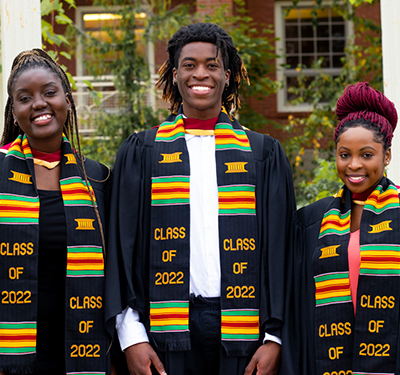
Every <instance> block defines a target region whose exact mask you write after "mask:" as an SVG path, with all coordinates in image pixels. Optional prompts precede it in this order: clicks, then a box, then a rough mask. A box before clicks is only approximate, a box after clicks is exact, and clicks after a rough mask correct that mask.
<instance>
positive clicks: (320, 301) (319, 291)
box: [314, 272, 351, 307]
mask: <svg viewBox="0 0 400 375" xmlns="http://www.w3.org/2000/svg"><path fill="white" fill-rule="evenodd" d="M314 281H315V304H316V306H317V307H318V306H325V305H331V304H335V303H346V302H351V292H350V280H349V272H332V273H325V274H321V275H318V276H314Z"/></svg>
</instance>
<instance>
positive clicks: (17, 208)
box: [0, 193, 39, 225]
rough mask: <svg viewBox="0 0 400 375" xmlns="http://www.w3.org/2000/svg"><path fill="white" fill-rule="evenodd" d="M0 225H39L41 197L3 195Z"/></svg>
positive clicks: (0, 204)
mask: <svg viewBox="0 0 400 375" xmlns="http://www.w3.org/2000/svg"><path fill="white" fill-rule="evenodd" d="M0 224H13V225H26V224H39V197H28V196H25V195H17V194H5V193H1V194H0Z"/></svg>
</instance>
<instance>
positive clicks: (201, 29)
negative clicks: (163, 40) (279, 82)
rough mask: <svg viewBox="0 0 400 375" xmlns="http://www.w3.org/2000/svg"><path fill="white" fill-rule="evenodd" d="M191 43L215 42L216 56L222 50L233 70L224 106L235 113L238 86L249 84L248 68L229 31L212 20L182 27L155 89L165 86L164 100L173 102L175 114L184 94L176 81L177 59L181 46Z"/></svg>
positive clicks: (173, 40) (237, 103)
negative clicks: (174, 77) (211, 21)
mask: <svg viewBox="0 0 400 375" xmlns="http://www.w3.org/2000/svg"><path fill="white" fill-rule="evenodd" d="M192 42H205V43H212V44H215V46H216V47H217V48H216V56H215V58H217V56H218V52H219V51H221V55H222V59H223V62H224V69H225V70H228V69H229V70H230V71H231V75H230V78H229V86H228V87H226V88H225V90H224V93H223V94H222V105H223V106H224V107H225V109H226V110H227V111H228V113H232V112H233V115H235V114H236V112H237V111H238V109H239V108H240V99H239V86H240V84H241V83H242V82H243V81H245V82H246V83H247V84H248V85H249V84H250V81H249V77H248V75H247V71H246V68H245V66H244V64H243V61H242V59H241V58H240V56H239V54H238V51H237V49H236V47H235V46H234V45H233V41H232V38H231V37H230V36H229V35H228V34H227V32H226V31H225V30H223V29H221V28H220V27H219V26H217V25H216V24H213V23H195V24H191V25H188V26H185V27H182V28H181V29H179V30H178V31H177V32H176V33H175V34H174V35H173V37H172V38H171V39H170V41H169V42H168V47H167V52H168V55H169V57H168V59H167V60H166V61H165V62H164V64H163V65H162V66H161V68H160V70H159V71H158V74H159V76H160V78H159V79H158V81H157V83H156V88H161V87H162V86H163V85H164V88H163V94H162V99H163V100H164V101H166V102H169V103H170V104H171V107H170V111H171V112H172V113H176V112H177V111H178V108H179V106H180V104H181V103H182V96H181V94H180V92H179V89H178V87H177V86H174V84H173V69H174V68H177V67H178V60H179V56H180V54H181V51H182V48H183V47H184V46H185V45H186V44H189V43H192Z"/></svg>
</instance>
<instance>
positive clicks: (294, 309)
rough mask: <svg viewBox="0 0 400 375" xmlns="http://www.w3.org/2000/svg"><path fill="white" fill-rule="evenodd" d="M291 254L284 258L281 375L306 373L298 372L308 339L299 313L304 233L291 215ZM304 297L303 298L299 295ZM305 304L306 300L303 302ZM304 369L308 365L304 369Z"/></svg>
mask: <svg viewBox="0 0 400 375" xmlns="http://www.w3.org/2000/svg"><path fill="white" fill-rule="evenodd" d="M289 248H290V251H289V256H288V259H287V289H286V301H285V317H284V319H285V324H284V326H283V329H282V341H283V345H282V368H281V372H280V374H281V375H283V374H285V375H300V374H307V372H304V371H303V370H304V369H303V370H300V369H301V368H302V367H303V366H304V365H306V364H305V363H303V364H302V363H301V362H302V359H303V357H304V358H306V357H307V355H306V353H305V351H307V344H306V342H304V341H305V340H304V339H305V338H306V337H307V335H306V333H305V332H304V327H305V324H302V321H303V319H304V318H305V316H304V315H303V314H302V310H303V306H302V298H304V297H305V296H304V294H305V292H306V290H307V288H306V276H305V275H304V274H303V271H304V270H303V254H304V251H305V250H304V248H305V233H304V228H303V226H302V225H301V224H300V223H299V222H298V220H297V216H296V214H295V215H294V218H293V221H292V225H291V233H290V247H289ZM302 294H303V296H302ZM304 304H306V301H304ZM306 367H307V366H306Z"/></svg>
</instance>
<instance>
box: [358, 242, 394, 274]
mask: <svg viewBox="0 0 400 375" xmlns="http://www.w3.org/2000/svg"><path fill="white" fill-rule="evenodd" d="M360 274H362V275H369V276H393V275H400V245H389V244H385V245H361V246H360Z"/></svg>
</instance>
